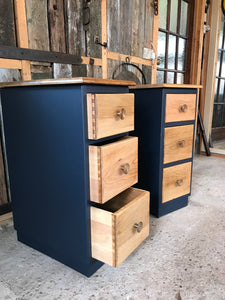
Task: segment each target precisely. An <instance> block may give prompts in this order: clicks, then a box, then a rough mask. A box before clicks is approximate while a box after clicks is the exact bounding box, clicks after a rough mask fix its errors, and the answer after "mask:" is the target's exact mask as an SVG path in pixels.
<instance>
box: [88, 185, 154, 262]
mask: <svg viewBox="0 0 225 300" xmlns="http://www.w3.org/2000/svg"><path fill="white" fill-rule="evenodd" d="M139 222H143V228H142V230H141V232H139V233H138V232H137V231H136V230H135V229H134V224H136V223H139ZM148 235H149V192H146V191H143V190H139V189H135V188H129V189H128V190H126V191H125V192H123V193H121V194H119V195H118V196H116V197H115V198H113V199H112V200H111V201H109V202H107V203H106V204H104V205H101V207H98V208H97V207H91V242H92V257H94V258H96V259H98V260H101V261H102V262H104V263H107V264H109V265H111V266H114V267H118V266H119V265H120V264H121V263H122V262H123V261H124V260H125V259H126V258H127V257H128V256H129V255H130V254H131V252H133V250H134V249H135V248H136V247H137V246H139V245H140V243H141V242H142V241H143V240H144V239H145V238H146V237H147V236H148Z"/></svg>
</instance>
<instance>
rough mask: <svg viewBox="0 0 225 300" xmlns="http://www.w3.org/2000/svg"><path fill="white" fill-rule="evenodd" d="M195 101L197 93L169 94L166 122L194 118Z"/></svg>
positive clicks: (167, 97)
mask: <svg viewBox="0 0 225 300" xmlns="http://www.w3.org/2000/svg"><path fill="white" fill-rule="evenodd" d="M195 103H196V95H195V94H167V95H166V112H165V122H166V123H169V122H179V121H188V120H194V119H195Z"/></svg>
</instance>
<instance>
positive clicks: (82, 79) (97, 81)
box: [0, 77, 135, 87]
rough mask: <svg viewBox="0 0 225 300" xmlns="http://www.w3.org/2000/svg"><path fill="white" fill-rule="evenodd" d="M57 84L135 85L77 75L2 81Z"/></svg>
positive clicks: (31, 84)
mask: <svg viewBox="0 0 225 300" xmlns="http://www.w3.org/2000/svg"><path fill="white" fill-rule="evenodd" d="M55 84H56V85H57V84H100V85H121V86H128V85H135V82H133V81H126V80H112V79H100V78H91V77H75V78H61V79H43V80H31V81H26V82H24V81H17V82H4V83H0V87H9V86H10V87H13V86H35V85H55Z"/></svg>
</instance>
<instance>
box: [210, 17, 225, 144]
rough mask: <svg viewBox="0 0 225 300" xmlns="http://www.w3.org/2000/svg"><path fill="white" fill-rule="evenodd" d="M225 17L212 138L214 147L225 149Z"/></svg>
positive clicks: (220, 44)
mask: <svg viewBox="0 0 225 300" xmlns="http://www.w3.org/2000/svg"><path fill="white" fill-rule="evenodd" d="M224 87H225V18H224V15H222V21H221V29H220V39H219V49H218V59H217V71H216V82H215V94H214V106H213V121H212V140H213V147H215V148H217V149H223V150H225V91H224Z"/></svg>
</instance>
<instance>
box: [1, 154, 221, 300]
mask: <svg viewBox="0 0 225 300" xmlns="http://www.w3.org/2000/svg"><path fill="white" fill-rule="evenodd" d="M189 200H190V201H189V205H188V207H186V208H183V209H181V210H179V211H176V212H173V213H171V214H169V215H167V216H164V217H162V218H160V219H156V218H153V217H151V229H150V230H151V234H150V236H149V238H147V239H146V240H145V242H144V243H143V244H142V245H141V246H139V247H138V248H137V249H136V250H135V251H134V253H133V254H131V255H130V256H129V257H128V259H126V260H125V261H124V262H123V263H122V265H121V266H120V267H119V268H117V269H114V268H112V267H109V266H107V265H104V266H103V267H102V268H101V269H99V270H98V271H97V272H96V273H95V274H94V275H93V276H92V277H91V278H89V279H88V278H85V277H84V276H82V275H80V274H79V273H77V272H76V271H74V270H71V269H70V268H68V267H66V266H64V265H62V264H60V263H58V262H57V261H55V260H53V259H51V258H49V257H47V256H45V255H43V254H41V253H39V252H37V251H35V250H33V249H31V248H29V247H27V246H25V245H23V244H21V243H19V242H17V241H16V233H15V231H14V229H13V227H12V222H8V224H6V225H2V226H0V299H1V300H2V299H4V300H11V299H17V300H30V299H46V300H52V299H63V300H64V299H65V300H67V299H81V300H86V299H90V300H95V299H96V300H97V299H99V300H100V299H101V300H103V299H106V300H108V299H109V300H110V299H115V300H118V299H125V300H134V299H135V300H136V299H138V300H139V299H152V300H170V299H171V300H173V299H174V300H191V299H193V300H222V299H223V300H224V299H225V159H221V158H216V157H204V156H201V157H195V160H194V171H193V185H192V196H191V197H190V199H189Z"/></svg>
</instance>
